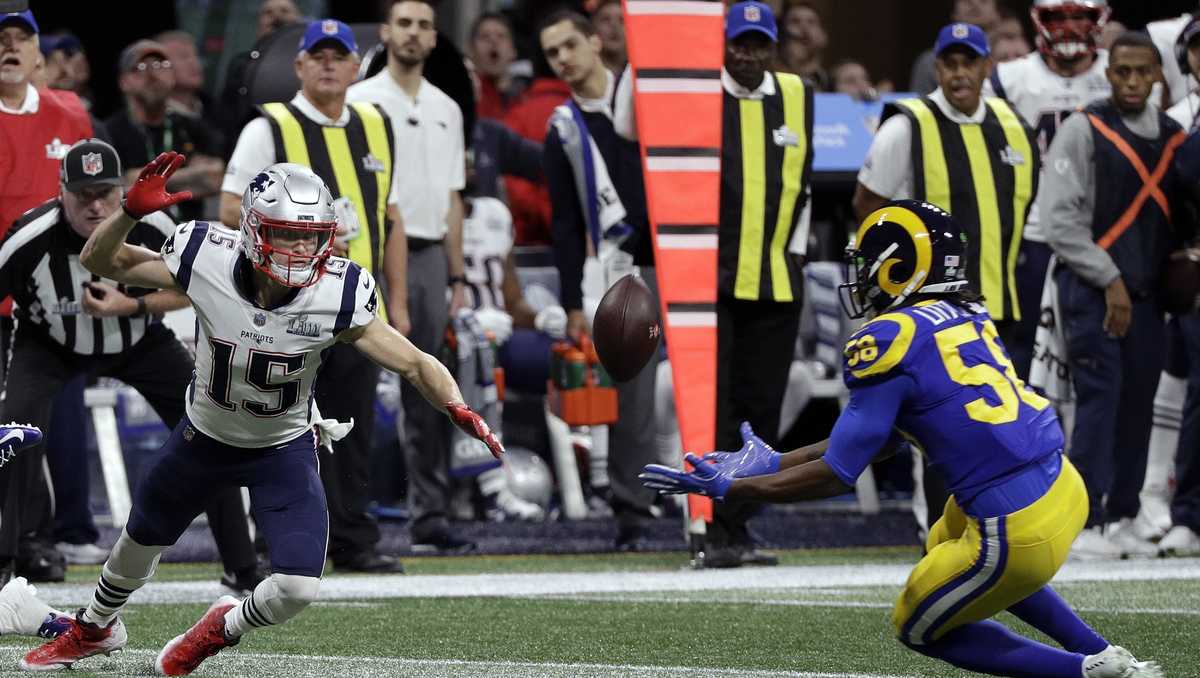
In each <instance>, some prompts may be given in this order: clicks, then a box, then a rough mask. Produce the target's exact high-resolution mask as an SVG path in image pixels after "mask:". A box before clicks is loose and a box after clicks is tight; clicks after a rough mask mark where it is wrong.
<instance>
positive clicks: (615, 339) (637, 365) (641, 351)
mask: <svg viewBox="0 0 1200 678" xmlns="http://www.w3.org/2000/svg"><path fill="white" fill-rule="evenodd" d="M661 336H662V324H661V323H660V322H659V319H658V303H657V302H655V301H654V295H652V294H650V288H648V287H646V283H644V282H642V280H641V278H638V277H637V276H635V275H627V276H625V277H624V278H621V279H620V280H618V281H617V282H616V283H614V284H613V286H612V287H610V288H608V291H607V292H605V293H604V298H603V299H601V300H600V306H599V307H598V308H597V309H596V318H595V319H594V320H593V321H592V337H593V341H594V342H595V344H596V353H597V354H599V356H600V362H601V363H602V364H603V365H604V369H606V370H608V373H609V374H610V375H612V378H613V379H614V380H616V381H629V380H630V379H633V378H634V377H636V376H637V375H638V372H641V371H642V368H643V367H645V366H646V363H647V362H649V361H650V358H651V357H652V356H653V355H654V352H655V351H657V350H658V341H659V338H660V337H661Z"/></svg>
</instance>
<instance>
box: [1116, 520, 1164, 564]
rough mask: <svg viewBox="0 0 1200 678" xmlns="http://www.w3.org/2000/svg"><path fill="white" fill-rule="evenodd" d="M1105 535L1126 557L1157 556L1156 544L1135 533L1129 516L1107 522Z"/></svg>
mask: <svg viewBox="0 0 1200 678" xmlns="http://www.w3.org/2000/svg"><path fill="white" fill-rule="evenodd" d="M1105 536H1106V537H1107V538H1108V540H1109V541H1110V542H1112V543H1113V545H1114V546H1116V547H1117V548H1119V549H1120V550H1121V555H1123V556H1124V557H1126V558H1157V557H1158V546H1156V545H1155V544H1153V543H1151V542H1149V541H1147V540H1145V539H1142V538H1141V537H1139V536H1138V535H1137V531H1136V530H1135V529H1134V527H1133V519H1131V518H1122V519H1121V520H1119V521H1117V522H1115V523H1109V525H1108V529H1107V531H1106V533H1105Z"/></svg>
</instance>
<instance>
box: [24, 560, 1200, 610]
mask: <svg viewBox="0 0 1200 678" xmlns="http://www.w3.org/2000/svg"><path fill="white" fill-rule="evenodd" d="M911 569H912V567H911V565H906V564H894V565H893V564H883V565H813V566H790V567H773V568H769V569H760V568H745V569H736V570H700V571H692V570H658V571H652V572H637V571H630V572H570V573H553V572H535V573H519V574H511V573H501V572H497V573H487V574H470V575H331V576H328V577H325V578H324V579H323V580H322V582H321V592H320V600H322V601H339V600H379V599H389V598H461V597H485V598H490V597H520V598H527V597H542V596H573V595H587V594H614V595H620V594H635V593H650V592H654V593H664V594H669V593H671V592H694V591H725V590H744V591H754V590H759V591H761V590H773V591H788V590H795V591H812V590H816V589H830V588H851V587H863V586H896V587H899V586H901V585H903V584H904V582H905V580H906V579H907V578H908V573H909V571H910V570H911ZM1181 579H1200V559H1197V558H1171V559H1159V560H1125V561H1114V562H1098V563H1069V564H1068V565H1067V566H1066V567H1064V568H1063V569H1062V571H1060V572H1059V573H1058V576H1057V577H1055V579H1054V581H1055V582H1087V581H1095V582H1103V581H1164V580H1181ZM93 588H94V584H91V583H88V584H41V585H39V586H38V590H39V592H40V595H41V597H42V598H43V599H44V600H46V601H47V602H49V603H51V604H54V605H60V606H63V607H66V608H68V609H70V608H73V607H77V606H78V605H80V604H82V603H84V602H86V601H88V600H90V599H91V596H92V590H93ZM219 595H221V590H220V587H219V586H218V584H217V582H216V581H215V577H214V579H213V580H207V581H188V582H151V583H149V584H147V585H146V586H145V587H143V588H142V589H141V590H139V591H138V592H137V593H136V594H134V596H133V598H132V601H131V602H132V604H134V605H139V604H147V603H149V604H154V603H207V602H211V601H212V600H214V599H215V598H216V597H217V596H219Z"/></svg>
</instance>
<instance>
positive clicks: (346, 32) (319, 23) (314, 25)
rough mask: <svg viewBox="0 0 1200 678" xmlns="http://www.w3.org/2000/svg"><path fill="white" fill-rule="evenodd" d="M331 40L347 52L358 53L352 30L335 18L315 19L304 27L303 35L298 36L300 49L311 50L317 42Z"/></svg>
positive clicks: (303, 50)
mask: <svg viewBox="0 0 1200 678" xmlns="http://www.w3.org/2000/svg"><path fill="white" fill-rule="evenodd" d="M326 40H333V41H334V42H336V43H337V44H339V45H341V46H342V47H344V48H345V49H346V51H347V52H351V53H353V54H358V42H357V41H356V40H355V39H354V31H352V30H350V27H349V26H347V25H346V24H344V23H342V22H340V21H338V20H337V19H317V20H316V21H312V22H310V23H309V24H308V28H306V29H304V37H302V38H300V51H301V52H311V51H312V50H313V48H314V47H316V46H317V45H318V44H320V43H322V42H325V41H326Z"/></svg>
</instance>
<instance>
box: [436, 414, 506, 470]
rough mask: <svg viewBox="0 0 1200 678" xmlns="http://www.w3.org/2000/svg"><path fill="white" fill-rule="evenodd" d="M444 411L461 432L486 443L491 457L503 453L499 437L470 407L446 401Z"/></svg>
mask: <svg viewBox="0 0 1200 678" xmlns="http://www.w3.org/2000/svg"><path fill="white" fill-rule="evenodd" d="M446 413H447V414H449V415H450V420H451V421H453V422H454V425H455V426H457V427H459V428H460V429H462V431H463V433H466V434H467V435H469V436H471V437H472V438H475V439H476V440H479V441H481V442H482V443H483V444H484V445H487V446H488V449H489V450H491V451H492V456H493V457H495V458H497V459H499V458H500V455H502V454H504V446H503V445H501V444H500V439H499V438H497V437H496V434H495V433H494V432H492V429H491V427H489V426H488V425H487V422H486V421H484V420H483V417H481V416H479V415H478V414H475V413H474V412H472V411H471V408H469V407H467V406H466V405H464V404H462V403H446Z"/></svg>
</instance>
